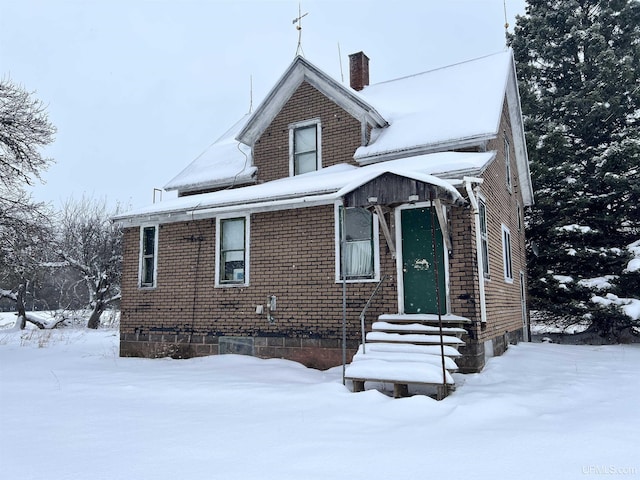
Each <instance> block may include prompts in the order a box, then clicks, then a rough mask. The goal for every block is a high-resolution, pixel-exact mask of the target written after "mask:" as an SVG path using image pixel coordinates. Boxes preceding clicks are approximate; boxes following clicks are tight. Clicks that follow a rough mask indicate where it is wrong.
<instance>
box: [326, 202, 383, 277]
mask: <svg viewBox="0 0 640 480" xmlns="http://www.w3.org/2000/svg"><path fill="white" fill-rule="evenodd" d="M336 213H337V215H336V216H337V227H338V228H336V233H337V237H338V238H337V239H336V240H337V242H336V244H337V247H336V281H340V280H342V269H341V266H340V264H341V251H342V250H341V248H340V246H341V244H342V228H343V222H344V229H345V232H344V233H345V245H344V247H345V250H344V275H345V276H346V279H347V280H348V281H359V280H360V281H361V280H371V279H376V278H377V277H379V274H378V272H379V266H378V265H379V258H378V248H379V245H378V222H377V217H376V216H375V215H373V214H372V213H371V212H370V211H368V210H366V209H364V208H347V209H346V210H344V217H343V216H342V207H339V208H338V209H336Z"/></svg>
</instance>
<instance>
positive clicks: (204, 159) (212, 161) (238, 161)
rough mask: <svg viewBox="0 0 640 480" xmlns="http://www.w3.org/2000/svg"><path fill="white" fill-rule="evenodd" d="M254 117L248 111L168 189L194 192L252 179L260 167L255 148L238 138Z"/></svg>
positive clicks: (176, 178) (175, 178)
mask: <svg viewBox="0 0 640 480" xmlns="http://www.w3.org/2000/svg"><path fill="white" fill-rule="evenodd" d="M250 116H251V115H250V114H246V115H245V116H243V117H242V118H241V119H240V120H238V121H237V122H236V123H235V125H234V126H233V127H231V128H230V129H229V130H227V131H226V132H225V133H224V134H223V135H222V136H221V137H220V138H218V139H217V140H216V141H215V142H213V143H212V144H211V145H210V146H209V147H208V148H207V149H206V150H205V151H204V152H202V153H201V154H200V155H198V157H197V158H196V159H195V160H194V161H193V162H191V163H190V164H189V165H188V166H187V167H186V168H185V169H184V170H182V172H180V173H179V174H178V175H176V176H175V177H174V178H173V179H172V180H170V181H169V183H167V184H166V185H165V186H164V189H165V190H169V191H170V190H180V191H183V192H193V191H197V190H205V189H207V188H215V187H220V186H227V185H237V184H243V183H248V182H252V181H253V180H254V176H255V174H256V171H257V168H256V167H254V166H253V162H252V158H251V148H250V147H249V146H247V145H245V144H243V143H240V142H238V141H237V140H236V139H235V136H236V135H237V134H238V132H239V131H240V129H241V128H242V127H243V126H244V125H245V124H246V123H247V120H248V119H249V117H250Z"/></svg>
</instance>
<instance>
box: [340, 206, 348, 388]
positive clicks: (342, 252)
mask: <svg viewBox="0 0 640 480" xmlns="http://www.w3.org/2000/svg"><path fill="white" fill-rule="evenodd" d="M345 217H346V215H345V206H344V197H343V198H342V201H341V202H340V274H341V275H342V384H343V385H346V383H347V381H346V378H345V377H346V372H347V274H346V271H345V263H346V262H345V255H346V252H345V250H346V244H347V229H346V228H345V222H344V220H345Z"/></svg>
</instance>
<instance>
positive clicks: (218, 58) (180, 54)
mask: <svg viewBox="0 0 640 480" xmlns="http://www.w3.org/2000/svg"><path fill="white" fill-rule="evenodd" d="M298 5H299V4H298V2H297V1H289V0H286V1H285V0H281V1H249V0H236V1H219V0H187V1H179V0H155V1H152V0H148V1H142V0H73V1H71V0H42V1H35V0H0V76H2V77H3V78H7V77H9V78H11V79H12V80H13V81H14V82H16V83H19V84H21V85H22V86H24V88H25V89H27V90H29V91H35V92H36V96H37V97H38V98H39V99H41V100H42V101H43V102H44V103H45V104H47V105H48V112H49V117H50V120H51V122H52V123H53V124H54V125H55V126H56V128H57V129H58V133H57V135H56V141H55V142H54V143H53V144H52V145H51V146H50V147H48V148H47V149H46V151H45V154H46V155H47V156H49V157H52V158H53V159H54V160H55V163H54V164H53V165H52V166H51V167H50V168H49V170H48V171H47V172H45V174H44V179H45V181H46V184H45V185H38V186H37V187H36V188H35V189H34V190H33V194H34V197H35V198H36V199H38V200H43V201H47V202H52V203H53V204H54V206H59V205H61V204H62V203H63V202H64V201H65V200H66V199H68V198H70V197H72V196H73V197H75V198H80V197H82V195H83V194H84V195H89V196H93V197H96V198H106V199H107V200H108V202H109V203H110V204H115V203H116V202H120V203H121V204H125V205H128V206H131V207H138V206H143V205H146V204H149V203H151V202H152V198H153V189H154V188H161V187H163V186H164V185H165V184H166V183H167V182H168V181H169V180H171V179H172V178H173V177H174V176H175V175H176V174H177V173H179V172H180V171H181V170H182V169H183V168H184V167H185V166H186V165H187V164H189V163H190V162H191V161H192V160H193V159H194V158H195V157H197V156H198V155H199V154H200V153H201V152H202V151H203V150H204V149H206V147H207V146H209V145H210V144H211V143H212V142H213V141H214V140H215V139H217V138H218V137H219V136H220V135H221V134H222V133H224V132H225V131H226V130H227V129H228V128H229V127H230V126H231V125H233V124H234V123H235V122H236V121H237V120H238V119H239V118H240V117H241V116H242V115H243V114H245V113H246V112H247V111H249V108H250V104H251V98H252V96H251V94H250V91H251V88H250V85H251V84H252V85H253V106H254V108H255V107H256V106H257V104H258V103H259V102H260V101H261V100H262V98H264V96H265V95H266V93H267V92H268V91H269V89H270V88H271V87H272V86H273V85H274V83H275V82H276V81H277V80H278V79H279V78H280V75H281V74H282V73H283V72H284V70H285V69H286V68H287V67H288V66H289V64H290V63H291V61H292V60H293V58H294V56H295V54H296V50H297V44H298V32H297V30H296V28H295V25H293V22H292V20H293V19H294V18H295V17H297V16H298ZM301 8H302V13H308V15H307V16H305V17H304V19H303V20H302V50H303V53H304V56H305V58H307V60H309V61H310V62H311V63H313V64H315V65H316V66H318V67H319V68H321V69H323V70H324V71H325V72H327V73H328V74H330V75H332V76H333V77H334V78H336V79H338V80H339V79H340V78H341V65H342V70H343V71H344V78H345V82H346V83H347V84H348V58H347V55H348V54H350V53H354V52H358V51H360V50H362V51H364V52H365V53H366V54H367V56H369V58H370V59H371V63H370V77H371V83H377V82H380V81H385V80H390V79H393V78H397V77H401V76H405V75H410V74H413V73H418V72H422V71H425V70H429V69H431V68H436V67H439V66H443V65H447V64H451V63H456V62H460V61H464V60H468V59H471V58H475V57H479V56H483V55H487V54H490V53H495V52H498V51H502V50H503V49H504V48H505V35H504V1H503V0H414V1H403V0H394V1H391V0H379V1H377V0H335V1H330V0H315V1H311V0H307V1H303V2H302V4H301ZM524 9H525V0H506V11H507V16H508V21H509V23H510V27H509V30H510V31H513V26H514V24H515V16H516V15H523V14H524ZM339 51H340V52H341V53H342V55H341V56H340V55H339ZM173 196H174V194H165V199H166V198H171V197H173Z"/></svg>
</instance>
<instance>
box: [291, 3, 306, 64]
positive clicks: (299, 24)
mask: <svg viewBox="0 0 640 480" xmlns="http://www.w3.org/2000/svg"><path fill="white" fill-rule="evenodd" d="M307 15H309V13H308V12H307V13H305V14H302V9H301V7H300V3H298V16H297V17H296V18H294V19H293V22H291V23H293V24H294V25H295V24H296V23H297V25H296V30H298V48H297V49H296V55H301V56H303V57H304V50H302V18H303V17H306V16H307Z"/></svg>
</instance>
